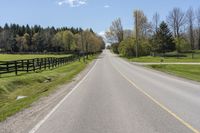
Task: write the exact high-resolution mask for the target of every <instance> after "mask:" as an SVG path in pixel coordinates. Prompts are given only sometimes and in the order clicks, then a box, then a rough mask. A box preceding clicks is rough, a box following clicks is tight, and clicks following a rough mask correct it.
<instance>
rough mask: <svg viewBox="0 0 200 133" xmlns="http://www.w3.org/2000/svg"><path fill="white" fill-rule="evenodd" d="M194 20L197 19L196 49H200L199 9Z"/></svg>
mask: <svg viewBox="0 0 200 133" xmlns="http://www.w3.org/2000/svg"><path fill="white" fill-rule="evenodd" d="M196 18H197V36H198V47H199V49H200V7H199V8H198V10H197V12H196Z"/></svg>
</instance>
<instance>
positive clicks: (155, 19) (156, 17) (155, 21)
mask: <svg viewBox="0 0 200 133" xmlns="http://www.w3.org/2000/svg"><path fill="white" fill-rule="evenodd" d="M159 22H160V15H159V13H158V12H156V13H155V14H154V15H153V20H152V24H153V28H154V32H155V33H157V31H158V26H159Z"/></svg>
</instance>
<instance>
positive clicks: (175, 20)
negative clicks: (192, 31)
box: [167, 8, 186, 38]
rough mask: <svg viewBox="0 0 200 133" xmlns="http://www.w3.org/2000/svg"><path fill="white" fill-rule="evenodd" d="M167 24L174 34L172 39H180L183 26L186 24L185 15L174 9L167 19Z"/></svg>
mask: <svg viewBox="0 0 200 133" xmlns="http://www.w3.org/2000/svg"><path fill="white" fill-rule="evenodd" d="M167 22H168V24H169V26H170V27H171V28H172V30H173V32H174V37H175V38H176V37H178V38H179V37H180V35H181V31H182V28H183V26H184V25H185V23H186V20H185V13H184V12H182V11H181V9H179V8H174V9H173V10H172V11H171V12H170V13H169V16H168V17H167Z"/></svg>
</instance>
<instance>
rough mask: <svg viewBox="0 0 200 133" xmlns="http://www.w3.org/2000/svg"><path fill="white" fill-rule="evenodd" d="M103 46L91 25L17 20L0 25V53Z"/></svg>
mask: <svg viewBox="0 0 200 133" xmlns="http://www.w3.org/2000/svg"><path fill="white" fill-rule="evenodd" d="M103 48H105V43H104V41H103V38H102V37H100V36H99V35H97V34H96V33H95V32H94V31H93V30H92V29H86V30H83V29H81V28H73V27H72V28H67V27H62V28H54V27H47V28H43V27H41V26H39V25H35V26H29V25H26V26H25V25H22V26H20V25H18V24H10V25H9V24H5V26H4V27H0V53H36V52H37V53H47V52H55V53H59V52H65V53H89V52H90V53H93V52H98V51H101V49H103Z"/></svg>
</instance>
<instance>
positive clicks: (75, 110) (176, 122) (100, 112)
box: [30, 51, 200, 133]
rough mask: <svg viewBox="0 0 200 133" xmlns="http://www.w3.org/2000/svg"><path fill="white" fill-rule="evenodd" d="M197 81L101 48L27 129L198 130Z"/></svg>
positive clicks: (91, 132)
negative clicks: (66, 90)
mask: <svg viewBox="0 0 200 133" xmlns="http://www.w3.org/2000/svg"><path fill="white" fill-rule="evenodd" d="M199 131H200V84H198V83H196V82H192V81H189V80H184V79H180V78H176V77H173V76H170V75H167V74H163V73H161V72H156V71H153V70H150V69H147V68H143V67H140V66H136V65H133V64H129V63H128V62H126V61H124V60H123V59H120V58H118V57H116V56H115V55H114V54H112V53H110V52H109V51H104V52H103V54H102V55H101V56H100V57H99V59H97V62H96V64H95V65H94V67H93V68H92V69H91V71H90V72H89V73H88V74H87V75H86V77H85V78H84V79H83V80H82V81H81V82H80V83H79V84H78V85H77V86H76V87H75V88H74V89H73V91H72V92H71V93H70V94H69V95H67V96H66V97H65V99H63V100H62V101H61V102H60V103H59V104H58V105H57V106H56V107H55V108H54V109H53V110H52V111H51V113H50V114H48V115H47V116H46V117H45V118H44V119H43V120H42V121H41V122H40V123H38V124H37V125H36V126H35V127H34V128H33V129H32V130H31V131H30V133H192V132H196V133H199Z"/></svg>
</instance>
